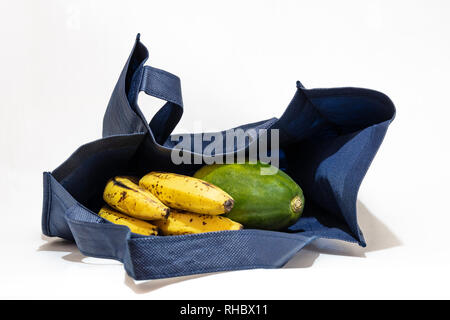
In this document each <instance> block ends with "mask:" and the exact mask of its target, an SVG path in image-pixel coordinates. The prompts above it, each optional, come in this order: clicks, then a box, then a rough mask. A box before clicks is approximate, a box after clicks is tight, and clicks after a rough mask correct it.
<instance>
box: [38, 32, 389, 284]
mask: <svg viewBox="0 0 450 320" xmlns="http://www.w3.org/2000/svg"><path fill="white" fill-rule="evenodd" d="M147 58H148V51H147V49H146V47H145V46H144V45H143V44H142V43H141V42H140V39H139V35H138V36H137V38H136V42H135V44H134V47H133V49H132V51H131V54H130V56H129V58H128V60H127V62H126V64H125V66H124V68H123V70H122V73H121V74H120V77H119V80H118V82H117V85H116V86H115V88H114V91H113V93H112V96H111V99H110V101H109V104H108V107H107V109H106V113H105V116H104V120H103V137H102V138H101V139H99V140H96V141H93V142H90V143H87V144H85V145H83V146H81V147H80V148H78V149H77V150H76V151H75V152H74V153H73V154H72V155H71V156H70V157H69V158H68V159H67V160H66V161H65V162H64V163H62V164H61V165H60V166H59V167H58V168H56V169H55V170H54V171H52V172H44V198H43V212H42V231H43V233H44V234H45V235H47V236H50V237H60V238H64V239H67V240H70V241H75V242H76V245H77V246H78V248H79V250H80V251H81V253H82V254H84V255H86V256H92V257H99V258H108V259H116V260H118V261H121V262H122V263H123V264H124V267H125V270H126V272H127V273H128V274H129V275H130V276H131V277H132V278H134V279H136V280H144V279H156V278H166V277H176V276H182V275H189V274H197V273H206V272H215V271H224V270H239V269H251V268H278V267H281V266H283V265H284V264H285V263H286V262H287V261H288V260H289V259H290V258H291V257H292V256H293V255H294V254H296V253H297V252H298V251H299V250H301V249H302V248H303V247H304V246H305V245H307V244H308V243H310V242H311V241H313V240H314V239H317V238H330V239H340V240H345V241H349V242H354V243H358V244H359V245H361V246H365V245H366V243H365V241H364V237H363V234H362V232H361V230H360V228H359V226H358V222H357V215H356V200H357V194H358V189H359V186H360V184H361V181H362V179H363V177H364V175H365V173H366V171H367V170H368V168H369V165H370V163H371V161H372V159H373V158H374V156H375V153H376V152H377V150H378V148H379V147H380V144H381V142H382V140H383V138H384V136H385V134H386V131H387V128H388V126H389V124H390V123H391V121H392V120H393V118H394V115H395V108H394V105H393V103H392V102H391V100H390V99H389V98H388V97H387V96H386V95H384V94H382V93H380V92H377V91H373V90H369V89H361V88H332V89H306V88H304V87H303V86H302V85H301V83H300V82H297V89H296V92H295V94H294V97H293V99H292V101H291V102H290V103H289V105H288V107H287V109H286V111H285V112H284V113H283V114H282V116H281V117H280V118H279V119H278V118H272V119H268V120H264V121H259V122H255V123H251V124H245V125H243V126H241V127H239V128H242V129H254V130H255V132H262V131H264V130H266V132H267V131H269V132H270V131H271V130H274V129H277V130H279V131H278V132H279V143H280V164H279V166H280V169H281V170H283V171H285V172H286V173H287V174H289V175H290V176H291V177H292V178H293V179H294V180H295V181H296V182H297V183H298V184H299V185H300V186H301V187H302V189H303V191H304V194H305V198H306V204H305V210H304V213H303V216H302V217H301V218H300V219H299V220H298V222H297V223H296V224H294V225H293V226H291V227H289V228H288V229H286V230H284V231H283V232H280V231H267V230H252V229H244V230H239V231H220V232H208V233H200V234H192V235H179V236H141V235H137V234H134V233H131V232H130V230H129V229H128V227H125V226H121V225H115V224H112V223H110V222H108V221H106V220H104V219H103V218H101V217H99V216H98V215H97V214H96V212H98V210H99V208H100V207H101V206H102V204H103V199H102V192H103V189H104V186H105V184H106V182H107V180H108V179H110V178H111V177H114V176H116V175H135V176H142V175H144V174H146V173H148V172H150V171H154V170H158V171H168V172H175V173H180V174H186V175H192V174H193V173H194V172H195V171H196V170H197V169H199V168H200V167H201V166H202V164H183V163H182V164H174V163H173V162H172V161H171V152H172V150H173V148H174V147H175V144H176V139H172V138H173V137H171V133H172V131H173V129H174V128H175V126H176V125H177V123H178V121H179V120H180V118H181V116H182V114H183V100H182V96H181V87H180V80H179V78H178V77H177V76H175V75H173V74H171V73H168V72H166V71H163V70H160V69H156V68H153V67H151V66H147V65H144V63H145V62H146V60H147ZM141 91H144V92H145V93H146V94H148V95H150V96H153V97H157V98H160V99H162V100H164V101H166V103H165V104H164V105H163V106H162V107H161V109H160V110H159V111H158V112H157V113H156V114H155V115H154V117H153V119H151V121H150V122H147V120H146V119H145V117H144V115H143V114H142V112H141V110H140V109H139V106H138V104H137V98H138V94H139V93H140V92H141ZM255 110H256V109H255ZM223 133H224V132H221V133H218V134H223ZM197 135H198V134H195V135H194V134H192V135H190V136H192V140H194V138H196V136H197ZM200 135H201V134H200ZM258 138H259V135H257V136H256V138H255V139H254V141H253V142H252V141H250V142H246V143H244V145H237V146H233V148H229V147H228V146H226V147H224V149H223V153H222V155H223V156H226V155H230V154H236V153H238V152H241V151H242V150H244V151H245V150H246V149H247V148H249V147H250V145H251V143H255V142H256V141H257V140H258ZM202 147H204V146H202ZM183 152H187V153H188V154H189V155H190V156H193V157H194V156H198V154H197V153H196V152H195V150H194V149H191V150H190V151H189V150H183Z"/></svg>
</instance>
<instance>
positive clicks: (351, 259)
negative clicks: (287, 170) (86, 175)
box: [0, 0, 450, 299]
mask: <svg viewBox="0 0 450 320" xmlns="http://www.w3.org/2000/svg"><path fill="white" fill-rule="evenodd" d="M449 16H450V2H448V1H395V2H394V1H370V3H369V2H365V1H226V2H223V1H222V2H219V1H201V2H200V1H176V2H175V1H160V2H154V1H148V0H146V1H126V2H123V1H122V2H120V3H119V2H116V1H72V0H71V1H50V0H47V1H33V0H30V1H1V2H0V39H1V40H0V41H1V50H0V67H1V69H0V70H1V75H0V90H1V106H0V108H1V109H0V115H1V116H0V119H1V125H0V132H1V134H0V152H1V160H0V161H1V167H0V172H1V174H2V183H1V184H0V194H1V195H2V197H1V204H2V213H1V219H0V221H1V226H2V228H1V232H0V252H1V261H2V263H1V264H0V298H130V299H134V298H136V299H140V298H143V299H181V298H186V299H188V298H189V299H190V298H193V299H196V298H208V299H213V298H223V299H230V298H236V299H239V298H246V299H259V298H261V299H262V298H264V299H277V298H287V299H307V298H447V299H448V298H450V294H449V289H448V288H449V286H450V279H449V270H450V250H449V247H448V244H449V239H448V234H449V230H450V210H449V204H448V198H449V196H448V193H449V187H448V185H449V184H448V181H449V178H450V173H449V172H450V171H449V168H448V166H449V163H450V154H449V142H448V139H449V137H450V134H449V125H448V119H449V117H450V105H449V98H448V94H447V92H448V90H449V89H448V87H449V83H448V77H449V74H450V61H449V59H450V41H449V30H450V20H449V19H448V17H449ZM137 32H141V34H142V37H141V40H142V41H143V43H144V44H145V45H147V47H148V48H149V50H150V59H149V64H152V65H153V66H155V67H159V68H163V69H166V70H168V71H170V72H173V73H175V74H177V75H179V76H180V77H181V79H182V86H183V98H184V103H185V114H184V116H183V119H182V121H181V122H180V124H179V127H177V129H176V132H185V131H199V130H218V129H226V128H231V127H233V126H235V125H239V124H243V123H248V122H252V121H257V120H262V119H265V118H269V117H272V116H280V115H281V114H282V112H283V111H284V108H285V107H286V106H287V104H288V103H289V101H290V99H291V98H292V96H293V94H294V92H295V81H296V80H301V81H302V82H303V84H304V85H305V86H306V87H308V88H314V87H336V86H358V87H367V88H373V89H376V90H379V91H382V92H384V93H386V94H387V95H388V96H389V97H390V98H391V99H392V100H393V101H394V103H395V105H396V107H397V118H396V119H395V121H394V122H393V124H392V126H391V127H390V129H389V131H388V133H387V136H386V138H385V140H384V143H383V145H382V146H381V149H380V151H379V152H378V154H377V156H376V158H375V160H374V162H373V164H372V166H371V168H370V170H369V172H368V174H367V176H366V178H365V180H364V182H363V184H362V186H361V189H360V194H359V202H358V207H359V212H358V215H359V219H360V224H361V228H362V230H363V232H364V233H365V235H366V238H367V241H368V244H369V245H368V247H367V248H366V249H362V248H359V247H357V246H355V245H352V244H346V243H342V242H337V241H336V242H335V241H325V240H323V241H319V242H316V243H315V244H314V245H312V246H309V247H308V248H307V249H306V250H303V251H301V253H299V254H298V255H297V256H296V257H295V258H294V259H293V260H292V261H290V262H289V263H288V265H287V266H286V268H283V269H279V270H251V271H237V272H223V273H215V274H208V275H198V276H190V277H182V278H174V279H166V280H155V281H146V282H135V281H133V280H131V279H130V278H128V277H127V276H126V275H125V271H124V269H123V267H122V265H120V264H119V263H117V262H115V261H110V260H101V259H94V258H87V257H83V256H82V255H81V254H80V252H79V251H78V250H77V249H76V247H75V246H74V245H73V244H70V243H67V242H64V241H61V240H57V239H46V238H41V231H40V219H41V207H42V177H41V172H42V171H44V170H53V169H54V168H56V167H57V166H58V165H59V164H60V163H61V162H62V161H64V160H65V159H66V158H67V157H68V156H69V155H70V154H71V153H72V152H73V151H74V150H75V149H76V148H77V147H78V146H80V145H81V144H84V143H86V142H89V141H91V140H94V139H97V138H99V137H100V136H101V124H102V117H103V113H104V111H105V108H106V104H107V102H108V99H109V97H110V94H111V92H112V89H113V86H114V84H115V82H116V80H117V77H118V75H119V72H120V70H121V68H122V66H123V64H124V63H125V60H126V58H127V56H128V54H129V52H130V50H131V47H132V44H133V41H134V37H135V35H136V33H137ZM140 105H141V108H142V109H143V110H144V112H145V113H146V115H148V116H149V117H150V114H152V113H153V112H154V108H152V106H153V105H154V101H150V99H148V98H141V99H140ZM152 110H153V111H152ZM200 120H202V122H201V123H200V122H199V121H200ZM199 127H200V128H199ZM197 129H198V130H197Z"/></svg>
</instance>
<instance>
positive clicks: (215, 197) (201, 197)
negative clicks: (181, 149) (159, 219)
mask: <svg viewBox="0 0 450 320" xmlns="http://www.w3.org/2000/svg"><path fill="white" fill-rule="evenodd" d="M139 185H140V186H141V187H143V188H145V189H147V190H149V191H150V192H151V193H153V194H154V195H155V196H156V197H157V198H158V199H159V200H161V201H162V202H163V203H164V204H165V205H167V206H169V207H171V208H175V209H180V210H186V211H189V212H193V213H203V214H208V215H219V214H223V213H228V212H230V210H231V209H232V208H233V205H234V200H233V198H232V197H231V196H230V195H229V194H228V193H226V192H225V191H223V190H222V189H220V188H218V187H216V186H214V185H212V184H211V183H208V182H206V181H203V180H200V179H197V178H193V177H189V176H184V175H180V174H176V173H166V172H150V173H148V174H147V175H145V176H144V177H142V178H141V180H139Z"/></svg>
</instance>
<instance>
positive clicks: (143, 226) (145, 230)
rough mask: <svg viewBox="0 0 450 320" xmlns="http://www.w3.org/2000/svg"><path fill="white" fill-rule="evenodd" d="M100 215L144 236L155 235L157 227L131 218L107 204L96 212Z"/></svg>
mask: <svg viewBox="0 0 450 320" xmlns="http://www.w3.org/2000/svg"><path fill="white" fill-rule="evenodd" d="M98 215H99V216H100V217H102V218H103V219H106V220H108V221H110V222H112V223H115V224H120V225H123V226H127V227H128V228H130V230H131V232H134V233H137V234H142V235H144V236H157V235H158V227H157V226H154V225H153V224H150V223H148V222H146V221H143V220H139V219H135V218H131V217H129V216H127V215H124V214H122V213H120V212H118V211H116V210H114V209H112V208H110V207H108V206H104V207H103V208H101V209H100V212H99V213H98Z"/></svg>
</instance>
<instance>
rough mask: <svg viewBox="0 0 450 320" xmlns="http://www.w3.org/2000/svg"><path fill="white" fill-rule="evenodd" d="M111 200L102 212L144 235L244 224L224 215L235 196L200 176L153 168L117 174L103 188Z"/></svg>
mask: <svg viewBox="0 0 450 320" xmlns="http://www.w3.org/2000/svg"><path fill="white" fill-rule="evenodd" d="M103 199H104V200H105V202H106V203H107V205H105V206H104V207H103V208H101V209H100V212H99V216H101V217H103V218H104V219H106V220H108V221H110V222H112V223H115V224H120V225H126V226H128V227H129V228H130V230H131V232H134V233H137V234H142V235H161V234H162V235H182V234H192V233H202V232H211V231H222V230H240V229H242V228H243V227H242V225H241V224H240V223H238V222H235V221H232V220H230V219H228V218H226V217H223V216H221V215H222V214H226V213H228V212H230V210H231V209H232V208H233V205H234V200H233V198H232V197H231V196H230V195H229V194H228V193H226V192H225V191H223V190H222V189H220V188H218V187H216V186H214V185H212V184H210V183H208V182H206V181H203V180H200V179H197V178H193V177H189V176H184V175H179V174H175V173H166V172H150V173H148V174H147V175H145V176H144V177H142V178H141V179H140V180H138V179H136V178H134V177H128V176H117V177H114V178H112V179H110V180H109V181H108V182H107V184H106V187H105V190H104V192H103Z"/></svg>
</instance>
